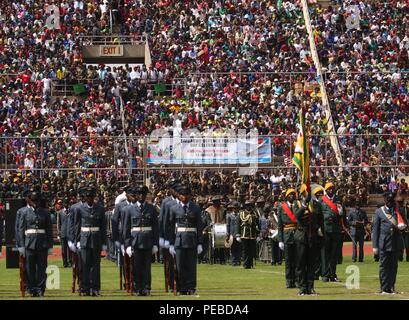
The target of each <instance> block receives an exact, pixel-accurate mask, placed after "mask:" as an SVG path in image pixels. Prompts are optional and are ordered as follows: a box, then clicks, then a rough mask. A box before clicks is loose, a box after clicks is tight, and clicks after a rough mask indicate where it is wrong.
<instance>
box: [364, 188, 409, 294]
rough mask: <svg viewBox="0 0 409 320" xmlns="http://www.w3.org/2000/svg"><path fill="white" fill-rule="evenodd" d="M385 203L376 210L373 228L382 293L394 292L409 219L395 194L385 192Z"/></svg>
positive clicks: (373, 244)
mask: <svg viewBox="0 0 409 320" xmlns="http://www.w3.org/2000/svg"><path fill="white" fill-rule="evenodd" d="M384 200H385V205H383V206H382V207H380V208H378V209H377V210H376V211H375V217H374V222H373V229H372V246H373V252H374V254H379V280H380V287H381V291H380V293H381V294H394V293H396V291H395V283H396V274H397V272H398V258H399V255H400V252H401V250H402V246H403V244H402V231H403V230H405V228H407V225H408V223H407V220H406V218H405V217H404V213H403V212H402V210H401V208H399V206H398V205H397V204H396V202H395V194H394V193H392V192H386V193H385V194H384Z"/></svg>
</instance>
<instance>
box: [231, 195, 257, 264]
mask: <svg viewBox="0 0 409 320" xmlns="http://www.w3.org/2000/svg"><path fill="white" fill-rule="evenodd" d="M258 225H259V223H258V217H257V214H256V212H255V210H254V201H253V200H250V199H247V200H246V202H245V203H244V207H243V208H242V209H241V210H240V213H239V219H238V220H237V225H236V240H237V241H238V242H242V246H243V267H244V268H245V269H251V268H253V262H254V259H255V258H256V238H257V235H258V233H259V230H258Z"/></svg>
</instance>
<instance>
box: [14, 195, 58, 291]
mask: <svg viewBox="0 0 409 320" xmlns="http://www.w3.org/2000/svg"><path fill="white" fill-rule="evenodd" d="M41 201H42V199H41V194H40V193H39V192H31V193H30V195H29V196H28V198H27V206H26V207H23V208H21V209H19V210H18V216H19V222H18V234H17V235H16V239H17V241H18V242H17V246H18V251H19V253H20V255H22V256H24V257H25V269H26V273H25V275H26V277H27V278H26V286H27V287H26V289H27V291H28V292H29V293H30V294H31V296H33V297H39V296H44V292H45V288H46V280H47V274H46V269H47V255H49V254H51V253H52V247H53V234H52V224H51V217H50V214H49V212H48V210H47V209H46V208H44V207H42V206H41Z"/></svg>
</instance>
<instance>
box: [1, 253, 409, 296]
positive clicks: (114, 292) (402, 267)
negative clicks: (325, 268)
mask: <svg viewBox="0 0 409 320" xmlns="http://www.w3.org/2000/svg"><path fill="white" fill-rule="evenodd" d="M5 264H6V263H5V259H2V260H1V261H0V279H1V282H0V299H23V298H21V296H20V292H19V272H18V269H6V266H5ZM49 265H57V266H58V267H61V266H62V264H61V260H60V259H50V260H49ZM349 265H351V258H350V257H345V258H344V263H343V264H342V265H338V269H337V274H338V276H339V278H340V279H341V281H342V282H341V283H323V282H322V281H317V282H316V285H315V288H316V291H317V292H318V293H320V295H319V296H317V297H308V296H305V297H298V296H297V293H298V289H286V288H285V279H284V265H282V266H271V265H269V264H265V263H260V262H257V265H256V267H255V268H254V269H250V270H245V269H243V268H242V267H232V266H229V265H223V266H222V265H206V264H204V265H203V264H201V265H198V286H197V289H198V294H199V297H189V296H183V297H181V296H178V297H174V296H173V295H172V293H165V291H164V272H163V265H162V264H153V265H152V296H150V297H131V296H129V295H127V294H126V292H124V291H120V290H119V280H118V279H119V273H118V269H117V267H116V265H115V264H114V263H113V262H110V261H107V260H105V259H103V260H102V269H101V281H102V290H101V293H102V296H101V297H99V298H95V297H94V298H92V297H79V296H78V295H77V294H72V293H71V280H72V273H71V268H60V269H59V270H60V275H61V288H60V289H59V290H47V291H46V297H44V298H31V297H29V298H27V297H26V298H24V299H50V300H55V299H59V300H61V299H65V300H68V299H69V300H73V299H83V300H88V299H112V300H116V299H119V300H126V299H138V300H142V299H156V300H174V299H178V300H186V299H187V300H188V299H194V300H196V299H209V300H217V299H226V300H234V299H238V300H250V299H263V300H265V299H291V300H294V299H300V300H305V299H331V300H334V299H353V300H355V299H409V281H408V280H409V263H408V262H400V263H399V269H398V278H397V284H396V290H398V291H401V292H403V294H399V295H386V296H385V295H377V294H375V293H376V292H377V291H378V290H379V277H378V263H375V262H373V259H372V256H367V257H366V261H365V262H363V263H356V264H355V265H356V266H358V267H359V270H360V277H361V281H360V288H359V289H347V288H346V286H345V280H346V278H347V277H348V276H349V274H346V272H345V271H346V268H347V266H349Z"/></svg>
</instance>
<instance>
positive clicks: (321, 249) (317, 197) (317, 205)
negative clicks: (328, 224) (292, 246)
mask: <svg viewBox="0 0 409 320" xmlns="http://www.w3.org/2000/svg"><path fill="white" fill-rule="evenodd" d="M311 189H312V199H311V200H312V202H313V208H314V210H316V211H317V214H319V221H320V227H319V228H318V237H317V246H318V252H317V255H316V257H315V277H314V280H318V279H319V278H320V276H321V277H322V276H323V274H324V264H323V261H325V246H324V244H325V239H324V215H323V213H322V209H321V202H320V201H321V197H322V196H323V195H324V188H323V187H322V186H320V185H313V186H312V188H311Z"/></svg>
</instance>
